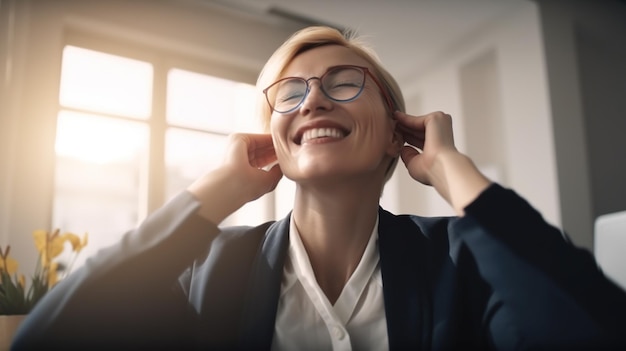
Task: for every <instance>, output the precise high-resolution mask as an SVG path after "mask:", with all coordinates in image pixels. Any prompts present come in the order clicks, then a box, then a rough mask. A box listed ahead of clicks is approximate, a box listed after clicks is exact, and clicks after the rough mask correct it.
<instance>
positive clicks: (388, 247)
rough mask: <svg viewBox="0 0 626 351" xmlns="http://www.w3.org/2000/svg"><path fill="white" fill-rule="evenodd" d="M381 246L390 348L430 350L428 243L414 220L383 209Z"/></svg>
mask: <svg viewBox="0 0 626 351" xmlns="http://www.w3.org/2000/svg"><path fill="white" fill-rule="evenodd" d="M378 245H379V251H380V264H381V273H382V279H383V292H384V299H385V314H386V317H387V333H388V336H389V348H390V349H391V350H406V349H413V350H420V349H422V350H426V349H429V348H430V333H431V331H430V329H431V327H430V304H431V303H430V297H429V293H428V291H429V283H428V279H427V273H428V266H427V263H428V261H429V260H428V240H427V238H426V237H425V236H424V235H423V234H422V232H421V230H420V229H419V227H418V226H417V225H416V224H415V223H414V222H413V221H412V220H411V219H410V218H408V217H405V216H394V215H392V214H391V213H389V212H387V211H385V210H383V209H380V210H379V226H378Z"/></svg>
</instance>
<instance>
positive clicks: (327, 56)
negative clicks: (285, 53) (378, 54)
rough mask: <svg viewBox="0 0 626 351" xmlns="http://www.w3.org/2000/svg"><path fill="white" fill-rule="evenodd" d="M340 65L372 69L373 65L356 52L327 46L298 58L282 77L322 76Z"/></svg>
mask: <svg viewBox="0 0 626 351" xmlns="http://www.w3.org/2000/svg"><path fill="white" fill-rule="evenodd" d="M339 65H356V66H365V67H369V68H371V65H370V64H369V63H368V62H367V61H366V60H365V59H364V58H362V57H361V56H359V55H357V54H355V53H354V51H352V50H350V49H348V48H346V47H344V46H339V45H325V46H320V47H317V48H313V49H310V50H307V51H305V52H303V53H301V54H300V55H298V56H296V57H295V58H294V59H293V60H291V62H290V63H289V64H288V65H287V66H286V67H285V69H284V70H283V73H282V74H281V78H282V77H311V76H320V75H322V74H324V72H326V71H327V70H328V68H330V67H333V66H339Z"/></svg>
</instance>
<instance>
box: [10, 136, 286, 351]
mask: <svg viewBox="0 0 626 351" xmlns="http://www.w3.org/2000/svg"><path fill="white" fill-rule="evenodd" d="M274 159H275V156H273V147H272V146H271V138H270V137H269V135H249V134H238V135H233V136H232V137H231V139H230V143H229V147H228V151H227V154H226V158H225V160H224V163H223V165H222V166H220V167H219V168H217V169H215V170H213V171H211V172H209V173H208V174H206V175H205V176H203V177H202V178H201V179H199V180H198V181H196V182H195V183H194V184H193V185H191V186H190V187H189V189H188V191H184V192H182V193H181V194H179V195H178V196H177V197H175V198H174V199H172V200H171V201H170V202H169V203H167V204H166V205H165V206H163V207H162V208H160V209H159V210H157V211H155V213H153V214H151V215H150V216H149V217H148V218H147V219H146V220H145V221H144V222H143V223H142V224H141V225H140V226H139V227H138V228H137V229H134V230H132V231H130V232H129V233H127V234H126V235H125V236H124V237H123V238H122V240H121V241H120V242H118V243H116V244H115V245H113V246H111V247H108V248H106V249H104V250H101V251H100V252H98V253H97V254H96V255H95V256H94V257H92V258H89V259H88V260H87V262H86V263H85V265H84V266H83V267H81V268H80V269H79V270H77V271H76V272H74V273H73V274H71V275H70V276H69V277H67V278H66V279H64V280H63V281H61V282H60V283H59V284H58V285H57V286H55V287H54V288H53V289H52V290H51V291H50V292H49V293H48V294H47V295H46V297H45V298H44V299H43V300H42V301H40V302H39V303H38V304H37V306H36V307H35V309H34V310H33V311H32V312H31V313H30V315H29V316H28V317H27V319H26V320H25V322H24V323H23V324H22V326H21V327H20V330H19V331H18V334H17V335H16V339H15V341H14V344H13V346H12V349H13V350H41V349H57V348H59V349H60V348H62V349H66V350H73V349H94V348H96V349H99V348H118V349H120V348H121V349H129V348H136V349H154V347H155V346H158V348H159V349H161V348H164V349H168V348H170V349H186V346H188V345H186V343H189V345H191V344H193V332H194V331H193V328H192V326H193V324H194V323H195V320H194V318H195V315H194V313H193V311H192V310H191V308H190V306H189V303H188V301H187V297H186V296H185V294H184V293H183V291H182V289H180V286H179V285H178V284H177V280H178V277H179V276H180V275H181V273H182V272H183V271H184V270H185V269H187V268H188V267H189V266H190V265H191V264H192V263H193V262H194V259H196V258H197V257H199V256H201V255H204V254H206V252H207V250H208V249H209V247H210V245H211V243H212V241H213V239H214V238H215V237H216V236H217V235H218V234H219V232H220V230H219V229H218V227H217V225H218V224H219V222H221V221H222V219H223V218H225V217H226V216H228V215H229V214H230V213H232V212H234V211H235V210H237V209H238V208H239V207H240V206H241V205H243V204H245V203H246V202H247V201H251V200H253V199H255V198H257V197H259V196H261V195H262V194H264V193H265V192H268V191H271V190H272V189H274V187H275V186H276V183H277V182H278V180H279V179H280V177H281V172H280V169H279V168H278V167H275V168H273V169H272V170H271V171H269V172H266V171H264V170H261V169H259V168H260V167H263V166H265V165H267V164H268V163H271V162H272V161H273V160H274Z"/></svg>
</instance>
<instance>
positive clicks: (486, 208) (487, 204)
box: [453, 184, 626, 350]
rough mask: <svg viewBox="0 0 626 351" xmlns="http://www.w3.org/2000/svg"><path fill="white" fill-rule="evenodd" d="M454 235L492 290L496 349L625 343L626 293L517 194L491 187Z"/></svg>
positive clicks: (488, 321)
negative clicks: (462, 244)
mask: <svg viewBox="0 0 626 351" xmlns="http://www.w3.org/2000/svg"><path fill="white" fill-rule="evenodd" d="M453 235H454V236H456V237H457V238H458V239H459V240H460V241H461V242H463V243H464V244H465V246H466V247H467V248H468V249H469V251H470V252H471V256H472V257H473V259H474V260H475V264H476V266H477V269H478V271H479V274H480V276H481V278H482V279H484V281H485V282H486V283H487V284H488V285H489V287H490V289H491V290H492V294H491V296H490V300H489V302H488V305H487V306H488V307H487V311H485V314H484V316H483V321H484V323H485V327H486V329H487V333H488V338H489V339H490V341H489V342H490V343H491V344H492V346H493V347H494V348H495V349H502V350H512V349H525V348H539V349H579V348H581V347H582V348H586V347H608V348H619V347H624V346H625V345H626V342H625V337H624V331H625V330H626V293H625V292H624V291H623V290H621V289H620V288H619V287H618V286H617V285H615V284H614V283H613V282H611V281H610V280H609V279H608V278H607V277H605V275H604V274H603V273H602V272H601V270H600V269H599V268H598V265H597V264H596V262H595V259H594V257H593V255H592V254H591V253H590V252H589V251H588V250H586V249H582V248H578V247H576V246H574V245H573V244H572V243H571V242H569V241H568V240H567V238H566V237H565V236H564V235H563V234H562V232H561V231H560V230H559V229H557V228H556V227H554V226H552V225H550V224H549V223H547V222H546V221H545V220H544V219H543V218H542V216H541V215H540V214H539V213H538V212H537V211H536V210H535V209H534V208H533V207H532V206H531V205H529V204H528V202H526V201H525V200H524V199H522V198H521V197H520V196H518V195H517V194H516V193H515V192H513V191H511V190H509V189H505V188H503V187H501V186H499V185H497V184H493V185H491V186H490V187H489V188H488V189H486V190H485V191H484V192H483V193H482V194H481V195H480V196H479V197H478V198H477V199H476V200H475V201H474V202H473V203H471V204H470V205H469V206H468V207H467V208H466V209H465V216H464V217H462V218H459V219H458V220H457V221H456V222H455V223H454V225H453ZM622 349H624V348H622Z"/></svg>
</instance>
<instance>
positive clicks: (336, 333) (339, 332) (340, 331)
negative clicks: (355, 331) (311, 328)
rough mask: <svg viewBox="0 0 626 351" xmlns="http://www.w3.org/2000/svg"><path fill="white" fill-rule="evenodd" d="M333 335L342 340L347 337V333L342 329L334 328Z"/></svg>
mask: <svg viewBox="0 0 626 351" xmlns="http://www.w3.org/2000/svg"><path fill="white" fill-rule="evenodd" d="M333 335H334V336H335V338H337V339H339V340H341V339H343V337H344V336H346V333H345V332H344V331H343V329H341V328H340V327H337V326H334V327H333Z"/></svg>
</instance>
